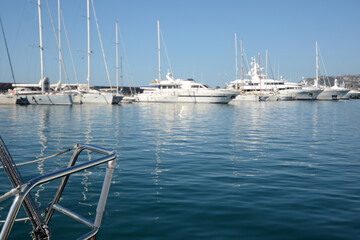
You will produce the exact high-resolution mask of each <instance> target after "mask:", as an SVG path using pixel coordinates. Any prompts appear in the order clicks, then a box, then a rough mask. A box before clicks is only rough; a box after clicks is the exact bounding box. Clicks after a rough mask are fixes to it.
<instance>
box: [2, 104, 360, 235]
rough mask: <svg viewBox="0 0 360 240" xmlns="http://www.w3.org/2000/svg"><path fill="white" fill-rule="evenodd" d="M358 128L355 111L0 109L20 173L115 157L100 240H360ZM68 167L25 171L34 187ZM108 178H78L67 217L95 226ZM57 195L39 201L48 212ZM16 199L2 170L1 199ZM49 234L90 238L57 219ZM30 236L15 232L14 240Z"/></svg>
mask: <svg viewBox="0 0 360 240" xmlns="http://www.w3.org/2000/svg"><path fill="white" fill-rule="evenodd" d="M359 119H360V101H357V100H353V101H339V102H305V101H304V102H261V103H241V104H237V105H212V104H211V105H207V104H130V105H125V104H124V105H122V106H87V105H80V106H72V107H65V106H64V107H47V106H25V107H24V106H0V134H1V136H2V137H3V139H4V140H5V142H6V144H7V146H8V148H9V150H10V151H11V153H12V156H13V158H14V159H15V161H16V162H17V163H21V162H26V161H30V160H34V159H38V158H41V157H44V156H49V155H52V154H54V153H57V152H59V151H62V150H64V149H67V148H69V147H72V146H73V145H75V144H76V143H90V144H95V145H98V146H101V147H104V148H108V149H113V150H116V152H117V154H118V160H117V167H116V169H115V172H114V177H113V183H112V186H111V189H110V194H109V198H108V203H107V206H106V211H105V214H104V218H103V221H102V227H101V229H100V233H99V239H359V238H360V142H359V140H360V138H359V135H360V123H359ZM69 157H70V155H65V156H61V157H59V158H57V159H50V160H45V161H42V162H38V163H35V164H30V165H25V166H20V167H19V170H20V171H21V173H22V175H23V178H24V179H27V180H29V179H31V178H33V177H35V176H38V175H42V174H45V173H49V172H52V171H55V170H59V169H61V168H64V167H66V165H67V162H68V159H69ZM88 157H90V158H95V157H96V155H95V154H87V153H84V156H83V158H84V160H85V158H88ZM104 174H105V170H104V166H100V167H96V168H92V169H90V170H88V171H85V172H81V173H78V174H76V175H74V176H72V177H71V178H70V183H69V185H68V186H67V188H66V189H65V193H64V197H63V199H62V201H61V205H63V206H65V207H68V208H70V209H73V210H76V211H77V212H79V213H80V214H81V215H83V216H85V217H87V218H89V219H93V218H94V216H95V213H96V209H95V207H96V203H97V197H98V194H99V190H100V188H101V184H102V180H103V177H104ZM57 184H58V182H55V183H47V184H44V185H42V186H40V187H39V188H36V189H34V190H33V191H32V194H33V196H34V198H35V200H36V202H37V204H38V205H39V207H40V209H41V210H44V208H45V207H46V205H47V203H48V202H49V201H51V199H52V197H53V194H54V189H55V188H56V186H57ZM8 190H10V184H9V181H8V179H7V177H6V175H5V173H4V172H3V170H2V169H0V194H3V193H5V192H6V191H8ZM10 204H11V201H10V200H7V201H5V202H2V203H1V204H0V207H1V211H0V218H1V219H4V218H5V215H6V213H7V211H6V210H7V208H8V207H9V206H10ZM21 216H24V214H23V213H22V214H20V216H19V217H21ZM50 228H51V229H52V233H53V239H74V238H77V237H80V236H81V235H82V234H84V233H86V232H87V230H88V229H87V228H86V227H83V226H81V225H80V224H79V223H77V222H75V221H74V220H71V219H69V218H66V217H64V216H62V215H61V214H59V213H57V214H55V215H54V218H53V220H52V221H51V223H50ZM30 230H31V226H30V224H29V223H28V222H27V223H23V222H19V223H16V224H15V225H14V228H13V231H12V234H11V239H25V237H27V236H28V232H29V231H30ZM29 238H30V237H29Z"/></svg>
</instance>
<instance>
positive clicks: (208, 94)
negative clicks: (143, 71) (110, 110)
mask: <svg viewBox="0 0 360 240" xmlns="http://www.w3.org/2000/svg"><path fill="white" fill-rule="evenodd" d="M236 95H237V93H236V92H230V91H221V90H213V91H211V90H210V91H190V90H183V91H161V90H159V91H154V92H149V93H141V94H138V95H137V96H136V101H138V102H164V103H165V102H166V103H169V102H170V103H177V102H180V103H224V104H226V103H229V102H230V101H231V99H233V98H234V97H235V96H236Z"/></svg>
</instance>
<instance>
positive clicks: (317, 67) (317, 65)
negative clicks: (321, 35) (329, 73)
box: [314, 42, 319, 87]
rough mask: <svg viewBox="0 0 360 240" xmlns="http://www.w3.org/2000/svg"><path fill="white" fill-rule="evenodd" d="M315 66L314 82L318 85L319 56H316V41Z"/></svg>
mask: <svg viewBox="0 0 360 240" xmlns="http://www.w3.org/2000/svg"><path fill="white" fill-rule="evenodd" d="M315 55H316V66H315V83H314V85H315V86H316V87H318V86H319V56H318V43H317V42H316V53H315Z"/></svg>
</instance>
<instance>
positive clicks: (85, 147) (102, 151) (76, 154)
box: [45, 144, 114, 225]
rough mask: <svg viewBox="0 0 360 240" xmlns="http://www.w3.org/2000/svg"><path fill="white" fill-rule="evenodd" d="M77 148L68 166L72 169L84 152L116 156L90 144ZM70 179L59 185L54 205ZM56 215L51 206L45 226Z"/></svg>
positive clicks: (79, 145)
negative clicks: (89, 151)
mask: <svg viewBox="0 0 360 240" xmlns="http://www.w3.org/2000/svg"><path fill="white" fill-rule="evenodd" d="M75 147H76V149H75V151H74V153H73V155H72V157H71V159H70V161H69V164H68V167H72V166H74V165H75V163H76V161H77V158H78V156H79V155H80V153H81V152H82V151H83V150H91V151H94V152H98V153H101V154H105V155H111V154H114V153H113V152H112V151H109V150H107V149H104V148H100V147H97V146H94V145H90V144H76V145H75V146H74V148H75ZM69 177H70V175H68V176H66V177H64V178H63V179H62V181H61V183H60V185H59V188H58V191H57V193H56V194H55V197H54V200H53V201H52V203H51V204H52V205H53V204H57V203H58V202H59V200H60V197H61V195H62V193H63V191H64V189H65V186H66V183H67V181H68V180H69ZM53 214H54V209H53V208H52V206H50V208H49V212H48V214H47V215H46V217H45V224H46V225H48V224H49V222H50V220H51V217H52V215H53Z"/></svg>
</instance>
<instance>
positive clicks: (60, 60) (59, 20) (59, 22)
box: [58, 0, 62, 84]
mask: <svg viewBox="0 0 360 240" xmlns="http://www.w3.org/2000/svg"><path fill="white" fill-rule="evenodd" d="M60 11H61V9H60V0H58V30H59V83H60V84H61V82H62V81H61V72H62V71H61V62H62V59H61V29H60V28H61V18H60V14H61V12H60Z"/></svg>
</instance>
